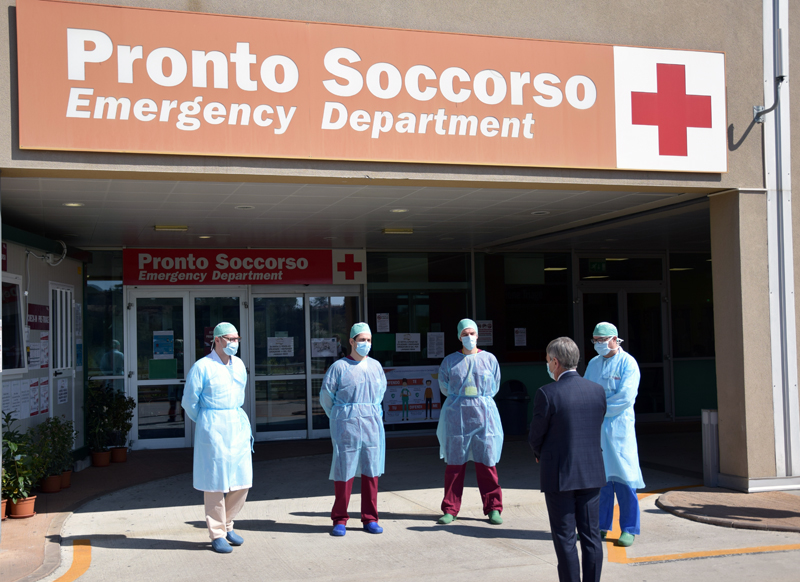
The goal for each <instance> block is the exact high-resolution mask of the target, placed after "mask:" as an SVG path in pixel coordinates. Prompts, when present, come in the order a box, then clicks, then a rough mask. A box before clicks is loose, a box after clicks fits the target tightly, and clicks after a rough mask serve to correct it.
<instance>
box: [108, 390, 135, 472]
mask: <svg viewBox="0 0 800 582" xmlns="http://www.w3.org/2000/svg"><path fill="white" fill-rule="evenodd" d="M135 408H136V401H135V400H134V399H133V398H131V397H129V396H126V395H125V393H124V392H120V391H114V392H113V394H112V395H111V406H110V408H109V411H108V412H109V413H108V417H109V428H110V431H111V441H110V444H111V462H112V463H124V462H125V461H127V460H128V433H130V431H131V428H132V427H133V423H132V421H133V411H134V409H135Z"/></svg>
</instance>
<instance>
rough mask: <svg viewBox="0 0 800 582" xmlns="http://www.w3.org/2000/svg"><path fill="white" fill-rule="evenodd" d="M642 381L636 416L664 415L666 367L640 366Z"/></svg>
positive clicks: (635, 408) (635, 405)
mask: <svg viewBox="0 0 800 582" xmlns="http://www.w3.org/2000/svg"><path fill="white" fill-rule="evenodd" d="M639 371H640V372H641V373H642V379H641V381H640V382H639V395H638V396H637V397H636V404H634V406H633V410H634V411H635V412H636V414H658V413H663V412H664V410H665V406H664V367H663V366H650V367H648V366H646V365H645V366H639Z"/></svg>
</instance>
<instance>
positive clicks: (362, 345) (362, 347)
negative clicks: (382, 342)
mask: <svg viewBox="0 0 800 582" xmlns="http://www.w3.org/2000/svg"><path fill="white" fill-rule="evenodd" d="M370 349H372V344H371V343H369V342H356V353H358V355H359V356H361V357H362V358H366V357H367V354H368V353H369V351H370Z"/></svg>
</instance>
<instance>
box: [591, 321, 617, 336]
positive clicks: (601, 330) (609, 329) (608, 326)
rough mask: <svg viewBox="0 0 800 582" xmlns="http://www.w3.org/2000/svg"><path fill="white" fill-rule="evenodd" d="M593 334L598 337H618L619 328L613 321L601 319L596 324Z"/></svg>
mask: <svg viewBox="0 0 800 582" xmlns="http://www.w3.org/2000/svg"><path fill="white" fill-rule="evenodd" d="M592 335H596V336H598V337H617V328H616V326H614V324H613V323H608V322H607V321H601V322H600V323H598V324H597V326H595V328H594V331H593V332H592Z"/></svg>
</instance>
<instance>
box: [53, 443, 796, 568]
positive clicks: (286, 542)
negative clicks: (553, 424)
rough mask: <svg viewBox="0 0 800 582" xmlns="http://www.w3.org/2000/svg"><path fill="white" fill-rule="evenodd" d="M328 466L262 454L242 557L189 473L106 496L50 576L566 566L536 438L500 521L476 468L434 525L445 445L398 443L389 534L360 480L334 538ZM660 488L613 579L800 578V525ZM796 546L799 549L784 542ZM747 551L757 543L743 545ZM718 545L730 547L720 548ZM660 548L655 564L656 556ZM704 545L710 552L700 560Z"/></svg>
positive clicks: (383, 488)
mask: <svg viewBox="0 0 800 582" xmlns="http://www.w3.org/2000/svg"><path fill="white" fill-rule="evenodd" d="M329 468H330V456H329V455H317V456H310V457H303V458H290V459H280V460H268V461H261V462H257V463H255V465H254V470H255V474H254V478H255V479H254V482H255V487H254V489H253V490H252V491H251V495H250V497H249V499H248V503H247V505H246V506H245V509H244V510H243V512H242V514H240V516H239V519H238V520H237V522H236V530H237V531H238V532H239V533H240V534H241V535H242V536H243V537H244V538H245V544H244V545H243V546H241V547H239V548H235V549H234V552H233V554H231V555H218V554H215V553H213V552H212V551H211V550H210V545H209V540H208V535H207V531H206V528H205V522H204V521H203V507H202V493H200V492H198V491H194V490H193V489H192V488H191V475H190V474H183V475H177V476H174V477H169V478H166V479H162V480H158V481H154V482H150V483H146V484H143V485H138V486H135V487H131V488H129V489H125V490H122V491H118V492H115V493H111V494H108V495H105V496H103V497H100V498H99V499H96V500H94V501H91V502H90V503H88V504H86V505H85V506H83V507H81V508H80V509H79V510H77V511H76V512H75V513H74V514H72V515H71V516H70V517H69V518H68V519H67V520H66V522H65V524H64V526H63V531H62V546H61V552H62V563H61V565H60V566H59V568H58V569H57V570H56V571H55V572H54V573H53V574H52V575H50V576H48V577H47V578H45V580H47V581H48V582H55V581H58V580H61V582H65V580H66V579H75V578H74V576H75V575H76V574H80V572H79V571H80V570H81V569H82V568H85V572H83V573H82V574H80V580H81V581H82V582H83V581H85V582H92V581H99V580H120V579H121V580H126V581H127V580H131V581H136V580H147V581H148V582H151V581H152V582H158V581H161V580H164V581H170V582H173V581H175V580H198V579H211V578H220V579H225V580H228V579H235V580H263V579H265V578H268V579H269V580H270V581H275V582H282V581H300V580H312V579H313V580H319V581H334V580H336V581H339V580H342V581H343V580H348V581H353V580H356V581H360V580H364V581H376V580H377V581H381V580H398V579H408V580H418V579H419V580H422V579H425V580H432V581H437V580H442V581H444V580H448V581H449V580H452V579H454V578H456V579H458V580H460V581H461V580H463V581H465V582H470V581H473V580H475V581H478V580H480V581H481V582H483V581H485V580H487V579H489V580H501V579H503V580H511V581H513V580H530V579H535V580H542V581H550V580H552V581H554V580H557V578H558V576H557V573H556V567H555V565H556V558H555V553H554V551H553V546H552V541H551V538H550V533H549V526H548V521H547V511H546V508H545V504H544V497H543V496H542V494H541V493H540V492H539V491H538V490H536V489H535V487H536V486H537V485H538V482H539V478H538V472H537V467H536V464H535V463H534V462H533V459H532V454H531V453H530V450H529V448H528V446H527V443H525V442H522V441H517V442H507V443H506V446H505V447H504V452H503V459H502V461H501V462H500V464H499V466H498V472H499V475H500V483H501V485H502V486H503V490H504V491H503V493H504V507H505V509H504V511H503V518H504V520H505V523H504V524H503V525H502V526H492V525H490V524H489V523H488V521H487V520H486V519H485V517H484V516H483V514H482V510H481V504H480V497H479V494H478V491H477V487H476V483H475V477H474V472H473V471H472V469H471V467H470V469H469V471H468V478H467V483H466V485H467V487H466V489H465V493H464V506H463V508H462V511H461V514H460V515H459V518H458V520H457V521H456V522H455V523H454V524H451V525H449V526H439V525H436V523H435V522H436V519H437V518H438V516H439V515H440V510H439V505H440V503H441V496H442V483H443V476H444V464H443V462H442V461H441V460H440V459H439V458H438V449H436V448H434V447H429V448H416V449H403V450H393V451H390V453H389V454H387V467H386V475H384V477H382V478H381V481H380V494H379V502H378V503H379V510H380V514H381V525H383V527H384V528H385V532H384V533H383V534H381V535H370V534H367V533H365V532H363V531H361V523H360V521H359V514H358V508H359V495H358V494H357V493H356V492H354V495H353V499H352V500H351V521H350V523H349V524H348V533H347V536H345V537H344V538H333V537H331V536H329V535H328V532H329V531H330V528H331V522H330V509H331V504H332V501H333V495H332V493H333V485H332V483H331V482H330V481H328V478H327V477H328V471H329ZM644 473H645V481H646V483H647V489H648V490H656V489H664V488H670V487H681V486H691V485H696V484H697V480H696V478H693V477H690V476H680V475H676V474H674V473H669V472H665V471H658V470H653V469H645V471H644ZM356 483H357V485H356V488H355V489H356V491H357V488H358V480H356ZM657 497H658V496H657V495H650V496H645V497H644V498H643V499H642V529H643V535H642V536H639V537H638V538H637V540H636V543H635V544H634V545H633V546H632V547H631V548H628V549H627V550H625V549H623V548H618V547H614V546H613V545H612V544H610V543H609V544H606V553H607V561H606V563H605V564H604V571H603V573H604V576H603V577H604V578H605V579H611V578H612V577H613V578H614V579H618V580H621V581H628V580H630V581H633V580H636V581H641V580H647V581H650V582H652V581H654V580H675V579H682V580H690V581H691V580H703V581H707V580H716V579H720V578H723V577H724V578H725V579H726V582H735V581H738V580H742V581H744V580H747V581H752V580H767V579H769V580H775V581H781V580H787V581H788V580H797V567H796V564H797V560H798V558H800V534H797V533H789V532H780V533H779V532H764V531H742V530H735V529H726V528H720V527H715V526H713V525H708V524H703V523H697V522H692V521H687V520H684V519H681V518H679V517H676V516H674V515H671V514H669V513H667V512H665V511H663V510H661V509H659V508H658V507H656V505H655V502H656V499H657ZM611 537H612V538H613V535H612V536H611ZM76 540H89V542H88V543H89V544H90V546H77V549H75V550H74V553H75V556H76V559H75V560H73V542H74V541H76ZM795 546H796V547H797V548H798V549H797V550H788V551H787V550H786V548H792V547H795ZM776 549H778V550H781V551H776ZM737 551H738V552H742V551H744V552H747V553H744V554H741V555H736V554H732V553H733V552H737ZM714 552H717V553H719V552H723V553H725V552H727V554H728V555H722V556H717V557H709V556H713V555H714ZM750 552H753V553H750ZM731 554H732V555H731ZM87 556H88V559H87ZM687 556H688V557H687ZM654 557H655V559H656V562H649V561H647V560H650V559H652V558H654ZM701 557H707V558H708V559H697V558H701ZM688 558H691V559H688ZM70 568H72V570H71V571H70ZM64 576H70V578H63V577H64Z"/></svg>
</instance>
